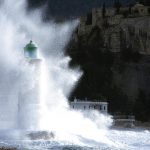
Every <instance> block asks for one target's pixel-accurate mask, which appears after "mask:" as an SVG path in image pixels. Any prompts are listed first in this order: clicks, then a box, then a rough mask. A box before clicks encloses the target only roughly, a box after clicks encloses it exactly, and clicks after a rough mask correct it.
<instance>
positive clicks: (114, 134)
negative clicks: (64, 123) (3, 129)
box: [0, 129, 150, 150]
mask: <svg viewBox="0 0 150 150" xmlns="http://www.w3.org/2000/svg"><path fill="white" fill-rule="evenodd" d="M87 132H88V131H87ZM106 136H107V138H108V139H109V141H110V142H108V143H107V142H106V143H103V142H102V143H97V142H96V141H94V140H93V141H92V140H89V139H88V138H87V139H84V140H83V139H82V142H81V143H82V144H81V143H80V144H77V143H73V142H72V143H71V142H70V139H69V140H68V139H66V140H65V141H58V140H57V139H52V140H12V139H9V140H8V139H7V140H5V139H2V137H1V140H0V146H1V147H2V146H4V147H16V148H17V149H18V150H150V131H149V130H144V129H141V130H134V129H132V130H130V129H129V130H128V129H126V130H113V129H111V130H109V131H108V133H107V135H106ZM64 139H65V138H64ZM111 142H112V143H113V144H112V143H111ZM110 143H111V144H110Z"/></svg>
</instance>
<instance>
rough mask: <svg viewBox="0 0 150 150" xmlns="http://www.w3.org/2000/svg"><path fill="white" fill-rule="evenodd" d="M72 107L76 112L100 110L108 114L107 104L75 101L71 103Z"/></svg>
mask: <svg viewBox="0 0 150 150" xmlns="http://www.w3.org/2000/svg"><path fill="white" fill-rule="evenodd" d="M70 107H71V108H72V109H76V110H98V111H99V112H101V113H105V114H106V113H107V112H108V103H107V102H93V101H83V100H78V99H75V100H74V101H73V102H70Z"/></svg>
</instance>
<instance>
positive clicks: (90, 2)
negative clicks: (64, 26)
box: [28, 0, 135, 17]
mask: <svg viewBox="0 0 150 150" xmlns="http://www.w3.org/2000/svg"><path fill="white" fill-rule="evenodd" d="M104 2H105V3H106V5H107V6H112V5H113V3H114V0H28V3H29V7H30V8H36V7H39V6H41V5H44V6H45V8H46V14H47V15H48V16H60V17H61V16H65V17H76V16H81V15H85V14H87V13H88V12H90V11H91V9H92V8H95V7H101V6H102V4H103V3H104ZM120 2H121V3H122V4H123V5H128V4H130V3H133V2H135V0H120Z"/></svg>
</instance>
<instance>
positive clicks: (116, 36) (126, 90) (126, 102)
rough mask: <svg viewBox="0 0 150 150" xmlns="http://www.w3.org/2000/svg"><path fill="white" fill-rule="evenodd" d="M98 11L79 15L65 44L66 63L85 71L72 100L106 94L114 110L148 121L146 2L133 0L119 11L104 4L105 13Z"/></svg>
mask: <svg viewBox="0 0 150 150" xmlns="http://www.w3.org/2000/svg"><path fill="white" fill-rule="evenodd" d="M141 10H142V11H141ZM128 11H130V13H129V12H128ZM102 12H103V11H102V10H101V9H97V10H96V9H93V11H92V13H91V14H88V15H87V16H86V17H82V18H81V22H80V24H79V26H78V28H77V30H76V32H75V33H74V34H73V37H72V40H71V42H70V44H69V45H68V47H67V51H66V53H67V55H69V56H70V57H71V58H72V61H71V63H70V66H72V67H74V66H78V65H79V66H81V69H82V70H83V72H84V75H83V76H82V78H81V80H80V82H79V84H78V85H77V87H76V89H75V90H74V91H73V93H72V94H71V96H70V100H73V98H74V97H77V98H80V99H84V98H85V97H87V98H88V99H97V100H102V101H103V100H105V99H106V100H108V102H109V109H110V110H109V111H110V112H111V113H112V114H114V113H121V114H134V115H135V116H136V119H138V120H142V121H150V109H149V108H150V16H149V15H150V14H149V7H146V6H144V5H141V4H137V5H135V6H133V7H132V8H122V9H121V10H120V12H119V13H118V14H116V12H115V10H114V9H108V10H107V11H106V14H105V17H104V16H103V14H102ZM125 12H128V13H125ZM125 14H126V15H125Z"/></svg>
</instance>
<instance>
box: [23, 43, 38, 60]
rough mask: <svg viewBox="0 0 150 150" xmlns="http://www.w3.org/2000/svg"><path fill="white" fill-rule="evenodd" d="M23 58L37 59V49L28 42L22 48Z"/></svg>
mask: <svg viewBox="0 0 150 150" xmlns="http://www.w3.org/2000/svg"><path fill="white" fill-rule="evenodd" d="M24 56H25V57H26V58H33V59H34V58H37V47H36V46H35V44H33V42H32V41H30V43H29V44H27V45H26V46H25V48H24Z"/></svg>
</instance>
